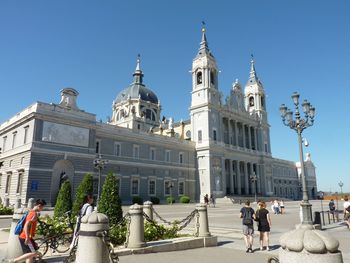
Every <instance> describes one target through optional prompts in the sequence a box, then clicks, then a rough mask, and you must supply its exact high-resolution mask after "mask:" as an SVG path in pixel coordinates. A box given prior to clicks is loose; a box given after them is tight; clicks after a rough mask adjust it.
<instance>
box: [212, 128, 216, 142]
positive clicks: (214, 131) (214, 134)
mask: <svg viewBox="0 0 350 263" xmlns="http://www.w3.org/2000/svg"><path fill="white" fill-rule="evenodd" d="M213 140H214V141H216V130H213Z"/></svg>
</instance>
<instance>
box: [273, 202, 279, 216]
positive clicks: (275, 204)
mask: <svg viewBox="0 0 350 263" xmlns="http://www.w3.org/2000/svg"><path fill="white" fill-rule="evenodd" d="M273 211H274V213H275V215H278V214H279V213H280V205H279V203H278V201H277V199H276V200H275V201H273Z"/></svg>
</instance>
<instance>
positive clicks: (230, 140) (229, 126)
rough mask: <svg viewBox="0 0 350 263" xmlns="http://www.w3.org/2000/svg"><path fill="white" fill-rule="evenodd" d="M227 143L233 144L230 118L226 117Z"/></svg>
mask: <svg viewBox="0 0 350 263" xmlns="http://www.w3.org/2000/svg"><path fill="white" fill-rule="evenodd" d="M227 128H228V144H229V145H233V138H232V127H231V120H230V118H228V125H227Z"/></svg>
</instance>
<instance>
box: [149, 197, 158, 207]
mask: <svg viewBox="0 0 350 263" xmlns="http://www.w3.org/2000/svg"><path fill="white" fill-rule="evenodd" d="M150 201H151V202H152V204H154V205H158V204H159V203H160V200H159V198H158V197H155V196H152V197H151V198H150Z"/></svg>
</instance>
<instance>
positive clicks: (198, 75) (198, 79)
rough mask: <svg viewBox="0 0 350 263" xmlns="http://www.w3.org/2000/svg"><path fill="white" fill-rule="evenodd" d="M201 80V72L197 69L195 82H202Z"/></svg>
mask: <svg viewBox="0 0 350 263" xmlns="http://www.w3.org/2000/svg"><path fill="white" fill-rule="evenodd" d="M202 82H203V80H202V72H201V71H199V72H198V73H197V84H202Z"/></svg>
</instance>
